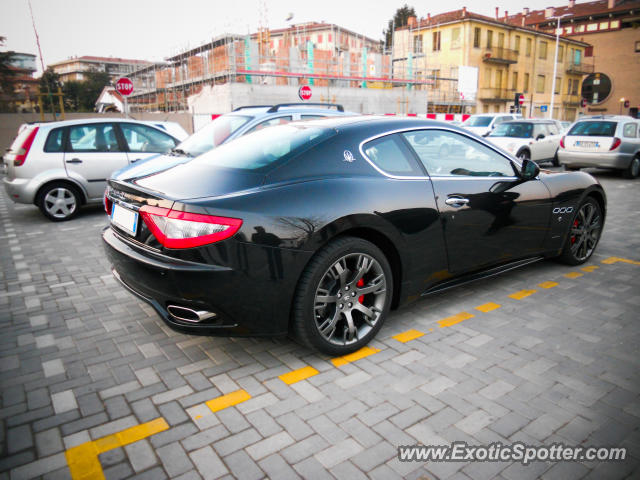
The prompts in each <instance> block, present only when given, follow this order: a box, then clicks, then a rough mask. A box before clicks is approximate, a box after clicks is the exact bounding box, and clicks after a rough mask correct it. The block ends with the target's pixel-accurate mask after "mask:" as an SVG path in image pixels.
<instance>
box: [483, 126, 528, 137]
mask: <svg viewBox="0 0 640 480" xmlns="http://www.w3.org/2000/svg"><path fill="white" fill-rule="evenodd" d="M489 136H490V137H514V138H531V137H532V136H533V124H532V123H524V122H523V123H501V124H500V125H498V126H497V127H496V128H495V129H493V130H492V131H491V133H490V134H489Z"/></svg>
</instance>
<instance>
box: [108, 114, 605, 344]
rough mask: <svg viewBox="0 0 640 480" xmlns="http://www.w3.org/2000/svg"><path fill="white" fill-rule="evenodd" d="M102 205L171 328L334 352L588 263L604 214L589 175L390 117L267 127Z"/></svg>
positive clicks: (135, 183) (118, 185)
mask: <svg viewBox="0 0 640 480" xmlns="http://www.w3.org/2000/svg"><path fill="white" fill-rule="evenodd" d="M430 144H433V145H443V144H454V145H456V149H455V151H452V152H450V155H448V156H447V157H443V156H441V155H440V153H439V149H437V148H434V149H430V148H426V146H428V145H430ZM105 201H106V204H107V208H108V211H112V212H113V213H112V215H111V226H110V227H109V228H107V229H106V230H105V231H104V233H103V239H104V243H105V248H106V252H107V254H108V256H109V259H110V261H111V263H112V265H113V272H114V274H115V276H116V277H117V278H118V279H119V280H120V281H121V282H122V283H123V284H124V285H125V286H126V287H127V288H129V289H130V290H131V291H132V292H134V293H135V294H137V295H138V296H140V297H141V298H142V299H144V300H146V301H147V302H149V303H150V304H151V305H153V307H154V308H155V309H156V311H157V312H158V313H159V314H160V316H161V317H162V318H163V319H164V321H165V322H166V323H167V324H168V325H170V326H171V327H172V328H175V329H177V330H180V331H183V332H187V333H200V334H210V335H228V336H243V335H284V334H287V333H292V334H294V335H295V336H296V337H297V338H298V339H299V340H300V341H301V342H302V343H304V344H306V345H309V346H313V347H315V348H317V349H319V350H321V351H323V352H326V353H328V354H331V355H338V354H345V353H349V352H352V351H355V350H357V349H358V348H360V347H362V346H363V345H364V344H366V343H367V342H368V341H369V340H371V339H372V338H373V337H374V336H375V334H376V332H377V331H378V330H379V329H380V327H381V326H382V323H383V321H384V320H385V317H386V316H387V314H388V312H389V310H390V309H391V308H396V307H398V306H400V305H403V304H406V303H408V302H411V301H414V300H416V299H418V298H420V297H421V296H424V295H426V294H429V293H431V292H435V291H439V290H442V289H445V288H449V287H451V286H454V285H456V284H459V283H462V282H465V281H469V280H473V279H477V278H480V277H481V276H482V275H486V274H495V273H497V272H498V271H501V270H506V269H509V268H513V267H514V266H520V265H524V264H527V263H530V262H532V261H535V260H539V259H542V258H549V257H559V258H560V259H561V260H563V261H565V262H567V263H569V264H580V263H583V262H584V261H586V260H587V259H588V258H589V257H590V256H591V254H592V253H593V251H594V249H595V247H596V244H597V243H598V239H599V237H600V232H601V230H602V227H603V223H604V218H605V205H606V200H605V195H604V191H603V189H602V187H601V186H600V184H599V183H598V182H597V181H596V180H595V179H594V178H593V177H591V176H590V175H589V174H587V173H582V172H576V173H568V172H557V173H550V172H540V170H539V168H538V167H537V165H536V164H535V163H534V162H531V161H525V162H523V164H522V165H520V164H519V163H518V161H517V160H516V159H515V158H514V157H510V156H508V154H507V153H506V152H503V151H502V150H499V149H497V148H496V147H494V146H493V145H492V144H491V143H489V142H487V141H486V140H484V139H482V138H480V137H477V136H476V135H474V134H472V133H469V132H467V131H465V130H463V129H461V128H458V127H454V126H451V125H447V124H444V123H439V122H434V121H428V120H417V119H388V118H380V117H350V118H346V117H345V118H341V119H337V118H336V119H328V120H318V121H310V122H303V123H302V122H301V123H291V124H288V125H283V126H278V127H273V128H270V129H268V130H264V131H261V132H256V133H253V134H251V135H247V136H245V137H242V138H240V139H238V140H236V141H234V142H232V143H230V144H227V145H222V146H220V147H218V148H216V149H214V150H211V151H210V152H208V153H205V154H203V155H201V156H199V157H198V158H196V159H194V160H192V161H191V162H189V163H186V164H182V165H178V166H176V167H173V168H171V169H169V170H166V171H163V172H160V173H157V174H154V175H150V176H144V177H141V178H135V179H129V180H126V181H117V180H113V179H112V180H110V181H109V187H108V191H107V197H106V199H105Z"/></svg>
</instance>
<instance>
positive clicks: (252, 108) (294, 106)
mask: <svg viewBox="0 0 640 480" xmlns="http://www.w3.org/2000/svg"><path fill="white" fill-rule="evenodd" d="M281 112H287V113H317V112H320V113H327V112H332V113H336V114H342V113H343V112H344V107H343V106H342V105H339V104H336V103H327V104H324V103H280V104H276V105H247V106H242V107H238V108H236V109H234V110H233V111H232V112H231V113H237V114H238V115H242V113H251V114H254V115H256V114H265V115H266V114H277V113H281Z"/></svg>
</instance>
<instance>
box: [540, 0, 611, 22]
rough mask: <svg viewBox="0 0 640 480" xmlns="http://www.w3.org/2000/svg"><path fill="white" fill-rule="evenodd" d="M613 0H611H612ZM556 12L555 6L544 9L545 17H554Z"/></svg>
mask: <svg viewBox="0 0 640 480" xmlns="http://www.w3.org/2000/svg"><path fill="white" fill-rule="evenodd" d="M611 1H612V0H609V2H611ZM555 14H556V9H555V7H547V8H545V9H544V18H549V17H553V16H554V15H555Z"/></svg>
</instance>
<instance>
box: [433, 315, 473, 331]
mask: <svg viewBox="0 0 640 480" xmlns="http://www.w3.org/2000/svg"><path fill="white" fill-rule="evenodd" d="M474 316H475V315H473V314H472V313H467V312H460V313H456V314H455V315H451V316H450V317H447V318H443V319H442V320H438V325H440V328H444V327H450V326H452V325H455V324H456V323H460V322H463V321H465V320H469V319H470V318H473V317H474Z"/></svg>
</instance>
